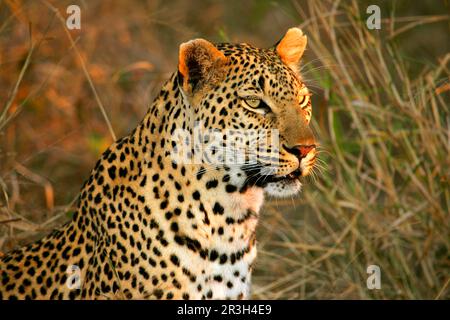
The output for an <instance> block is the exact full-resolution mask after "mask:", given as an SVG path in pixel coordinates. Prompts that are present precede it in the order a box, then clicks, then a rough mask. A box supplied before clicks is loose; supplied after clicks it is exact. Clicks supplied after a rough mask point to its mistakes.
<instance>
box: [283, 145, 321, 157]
mask: <svg viewBox="0 0 450 320" xmlns="http://www.w3.org/2000/svg"><path fill="white" fill-rule="evenodd" d="M284 148H285V149H286V151H287V152H289V153H292V154H293V155H295V156H296V157H297V158H299V159H303V158H304V157H306V156H307V155H308V153H309V152H310V151H311V150H313V149H315V148H316V145H315V144H310V145H303V144H300V145H296V146H294V147H288V146H286V145H284Z"/></svg>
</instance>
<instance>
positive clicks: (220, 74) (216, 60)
mask: <svg viewBox="0 0 450 320" xmlns="http://www.w3.org/2000/svg"><path fill="white" fill-rule="evenodd" d="M227 62H228V59H227V58H226V57H225V55H224V54H223V53H222V52H221V51H220V50H219V49H217V48H216V46H215V45H213V44H212V43H211V42H209V41H206V40H204V39H195V40H191V41H188V42H185V43H183V44H181V45H180V52H179V59H178V82H179V84H180V85H181V87H182V89H183V91H184V92H185V93H186V94H187V96H188V97H194V96H196V95H197V93H199V92H201V91H203V89H205V88H206V87H211V86H214V85H216V84H218V83H219V82H220V81H221V80H222V79H223V78H224V77H225V65H226V64H227Z"/></svg>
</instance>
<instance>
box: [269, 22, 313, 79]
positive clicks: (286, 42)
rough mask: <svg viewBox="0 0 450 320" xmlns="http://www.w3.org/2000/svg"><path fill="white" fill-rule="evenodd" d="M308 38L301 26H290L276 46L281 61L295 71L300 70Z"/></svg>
mask: <svg viewBox="0 0 450 320" xmlns="http://www.w3.org/2000/svg"><path fill="white" fill-rule="evenodd" d="M306 42H307V38H306V36H305V35H304V34H303V32H302V30H301V29H299V28H290V29H289V30H288V31H287V32H286V34H285V35H284V37H283V39H281V40H280V41H279V42H278V43H277V44H276V47H275V50H276V52H277V54H278V55H279V56H280V58H281V61H283V62H284V64H286V65H287V66H288V67H290V68H291V69H292V70H294V71H295V72H299V64H300V59H301V57H302V56H303V53H304V52H305V48H306Z"/></svg>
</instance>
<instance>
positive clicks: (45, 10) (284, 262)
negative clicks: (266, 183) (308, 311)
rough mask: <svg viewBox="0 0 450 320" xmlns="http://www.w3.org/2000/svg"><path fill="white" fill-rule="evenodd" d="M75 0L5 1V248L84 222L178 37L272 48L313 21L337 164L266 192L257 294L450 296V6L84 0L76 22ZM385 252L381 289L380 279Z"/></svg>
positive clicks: (319, 125) (328, 155) (1, 19)
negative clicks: (88, 193) (78, 216)
mask: <svg viewBox="0 0 450 320" xmlns="http://www.w3.org/2000/svg"><path fill="white" fill-rule="evenodd" d="M72 3H73V1H67V3H65V2H59V1H58V2H56V1H49V2H38V1H12V0H9V1H3V2H0V97H1V101H3V103H2V105H1V106H0V191H1V192H0V251H6V250H9V249H10V248H12V247H14V246H16V245H19V244H23V243H26V242H28V241H30V240H32V239H35V238H36V237H39V236H41V235H42V234H43V233H46V232H48V231H49V230H50V229H52V228H54V227H56V226H58V225H59V224H61V223H62V222H63V221H66V220H67V219H68V216H70V214H71V212H72V211H73V202H74V198H75V197H76V195H77V192H78V190H79V188H80V186H81V184H82V182H83V180H84V179H85V178H87V175H88V172H89V171H90V169H91V167H92V166H93V164H94V162H95V160H96V159H97V157H98V156H99V154H100V153H101V152H102V151H103V150H104V149H105V148H106V147H107V146H108V145H109V144H110V143H111V142H112V141H113V139H112V136H113V135H114V134H116V135H117V136H122V135H125V134H126V133H127V132H129V131H130V129H132V128H133V127H134V126H135V125H136V124H137V122H138V121H139V120H140V118H141V117H142V116H143V114H144V113H145V107H146V106H147V105H148V103H149V102H150V101H151V99H152V97H153V96H154V95H155V92H157V90H158V88H159V86H160V85H161V82H162V81H163V80H164V79H166V78H167V76H168V74H170V73H171V72H172V71H173V70H174V66H175V65H176V58H177V45H178V43H180V42H182V41H185V40H187V39H190V38H193V37H198V36H202V37H205V38H208V39H211V40H215V41H224V40H226V41H228V40H230V41H246V42H249V43H253V44H255V45H259V46H268V45H269V44H270V43H271V42H275V41H276V40H277V38H279V37H280V36H281V35H282V34H283V33H284V31H285V30H286V29H287V28H288V27H290V26H293V25H298V24H300V26H301V27H302V28H303V29H304V31H305V33H306V34H307V35H308V37H309V50H308V52H307V57H306V58H305V64H304V65H303V72H304V76H305V78H306V80H307V82H308V84H309V85H310V87H311V88H312V90H313V91H314V92H315V96H314V104H313V108H314V119H315V120H314V129H315V131H316V132H317V136H318V137H320V142H321V145H322V153H321V162H322V163H321V166H322V167H323V168H322V169H321V171H322V172H321V173H320V174H318V175H317V178H316V179H315V180H314V181H311V182H310V183H307V185H306V186H305V189H304V191H303V193H302V195H301V196H300V197H298V198H295V199H288V200H273V201H270V202H268V203H267V204H266V206H265V208H264V212H263V218H262V220H261V224H260V229H259V258H258V263H257V267H256V272H255V275H254V298H267V299H281V298H284V299H305V298H306V299H324V298H329V299H371V298H377V299H424V298H427V299H435V298H436V299H448V298H450V288H449V287H450V285H449V281H450V259H449V258H450V255H449V247H450V232H449V230H450V229H449V221H450V219H449V211H450V210H449V208H450V188H449V181H450V171H449V166H450V157H449V153H450V108H449V95H450V90H449V77H450V69H449V64H450V53H449V52H450V48H449V43H448V31H449V16H448V15H447V16H446V15H442V13H443V12H448V5H447V6H446V5H445V4H436V5H435V7H431V8H430V7H427V6H426V5H425V4H422V5H420V6H421V7H420V8H417V10H416V11H414V10H413V11H411V10H412V9H411V8H410V7H408V6H406V5H405V4H404V3H403V4H402V3H401V2H400V4H399V7H398V8H397V9H398V10H397V11H394V10H392V8H390V7H388V6H384V7H383V8H382V16H383V23H382V29H381V30H380V31H376V30H368V29H367V28H366V27H365V8H366V5H362V4H361V3H360V2H358V3H359V4H358V3H357V2H356V1H342V2H336V1H331V0H322V1H311V2H308V1H301V2H278V3H274V2H266V1H258V2H256V1H255V2H251V1H250V2H246V4H245V5H242V4H239V2H236V3H235V2H230V3H227V4H225V3H220V2H211V3H204V2H201V4H200V1H198V3H197V5H192V4H189V3H187V2H183V1H174V2H171V3H170V4H166V3H160V2H158V1H147V2H144V1H140V2H136V3H133V4H132V5H130V4H129V3H128V2H126V3H125V2H119V1H117V2H114V3H112V4H111V3H109V2H108V3H106V2H95V3H91V2H80V3H81V4H80V5H81V8H82V30H81V31H70V32H66V30H65V29H64V28H63V25H62V24H61V21H60V19H59V16H58V15H57V14H55V11H54V10H53V9H52V6H55V7H56V8H58V9H59V10H60V12H61V14H62V15H63V16H64V13H65V8H66V6H67V5H68V4H72ZM200 8H201V9H200ZM237 10H240V12H242V16H246V17H248V18H247V19H242V20H238V19H237V18H236V14H235V13H236V12H237ZM193 17H195V18H193ZM244 20H245V21H244ZM103 106H104V107H103ZM102 109H103V110H102ZM370 264H376V265H379V266H380V267H381V272H382V288H381V290H368V289H367V288H366V278H367V274H366V268H367V266H368V265H370Z"/></svg>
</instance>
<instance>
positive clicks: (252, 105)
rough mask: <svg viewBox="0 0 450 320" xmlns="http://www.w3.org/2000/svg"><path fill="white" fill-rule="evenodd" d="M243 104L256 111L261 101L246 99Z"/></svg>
mask: <svg viewBox="0 0 450 320" xmlns="http://www.w3.org/2000/svg"><path fill="white" fill-rule="evenodd" d="M244 101H245V103H246V104H247V105H248V106H249V107H250V108H253V109H257V108H258V107H259V105H260V104H261V100H260V99H257V98H248V99H244Z"/></svg>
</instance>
